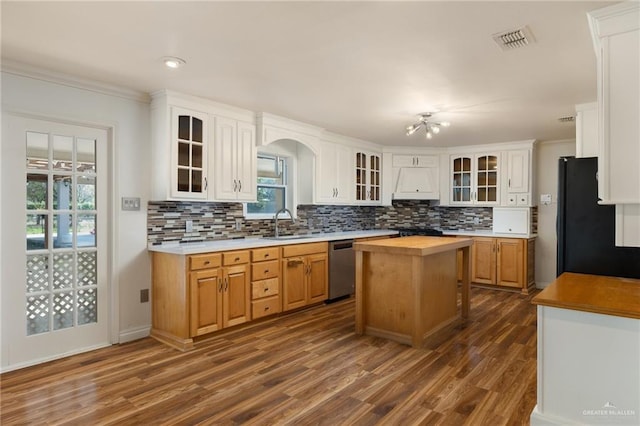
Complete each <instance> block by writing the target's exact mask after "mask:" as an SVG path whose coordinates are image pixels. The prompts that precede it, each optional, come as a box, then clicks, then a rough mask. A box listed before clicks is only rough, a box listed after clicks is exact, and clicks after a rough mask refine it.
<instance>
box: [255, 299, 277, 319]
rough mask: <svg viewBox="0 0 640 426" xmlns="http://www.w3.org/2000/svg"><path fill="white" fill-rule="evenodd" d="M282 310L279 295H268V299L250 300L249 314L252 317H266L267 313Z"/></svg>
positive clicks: (270, 313) (275, 312)
mask: <svg viewBox="0 0 640 426" xmlns="http://www.w3.org/2000/svg"><path fill="white" fill-rule="evenodd" d="M279 312H282V307H281V305H280V296H273V297H269V298H268V299H261V300H255V301H253V302H251V314H252V318H253V319H258V318H262V317H266V316H267V315H272V314H277V313H279Z"/></svg>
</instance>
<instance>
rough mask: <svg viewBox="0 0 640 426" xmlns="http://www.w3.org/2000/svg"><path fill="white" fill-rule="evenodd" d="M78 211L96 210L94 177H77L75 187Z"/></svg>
mask: <svg viewBox="0 0 640 426" xmlns="http://www.w3.org/2000/svg"><path fill="white" fill-rule="evenodd" d="M76 186H77V188H78V190H77V191H76V196H77V198H78V199H77V200H76V202H77V204H78V210H95V209H96V178H95V176H78V184H77V185H76Z"/></svg>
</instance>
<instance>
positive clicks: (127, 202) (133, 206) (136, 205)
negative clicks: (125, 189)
mask: <svg viewBox="0 0 640 426" xmlns="http://www.w3.org/2000/svg"><path fill="white" fill-rule="evenodd" d="M122 210H131V211H137V210H140V197H122Z"/></svg>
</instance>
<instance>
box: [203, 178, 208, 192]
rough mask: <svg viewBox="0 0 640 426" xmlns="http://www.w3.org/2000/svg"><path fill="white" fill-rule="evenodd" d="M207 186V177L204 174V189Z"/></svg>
mask: <svg viewBox="0 0 640 426" xmlns="http://www.w3.org/2000/svg"><path fill="white" fill-rule="evenodd" d="M208 187H209V181H208V180H207V177H206V176H205V178H204V189H205V191H206V190H207V188H208Z"/></svg>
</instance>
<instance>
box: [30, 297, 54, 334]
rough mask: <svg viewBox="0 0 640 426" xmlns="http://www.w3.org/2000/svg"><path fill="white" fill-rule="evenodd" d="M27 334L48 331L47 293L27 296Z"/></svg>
mask: <svg viewBox="0 0 640 426" xmlns="http://www.w3.org/2000/svg"><path fill="white" fill-rule="evenodd" d="M26 312H27V336H31V335H34V334H39V333H45V332H47V331H49V295H48V294H41V295H37V296H28V297H27V306H26Z"/></svg>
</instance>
